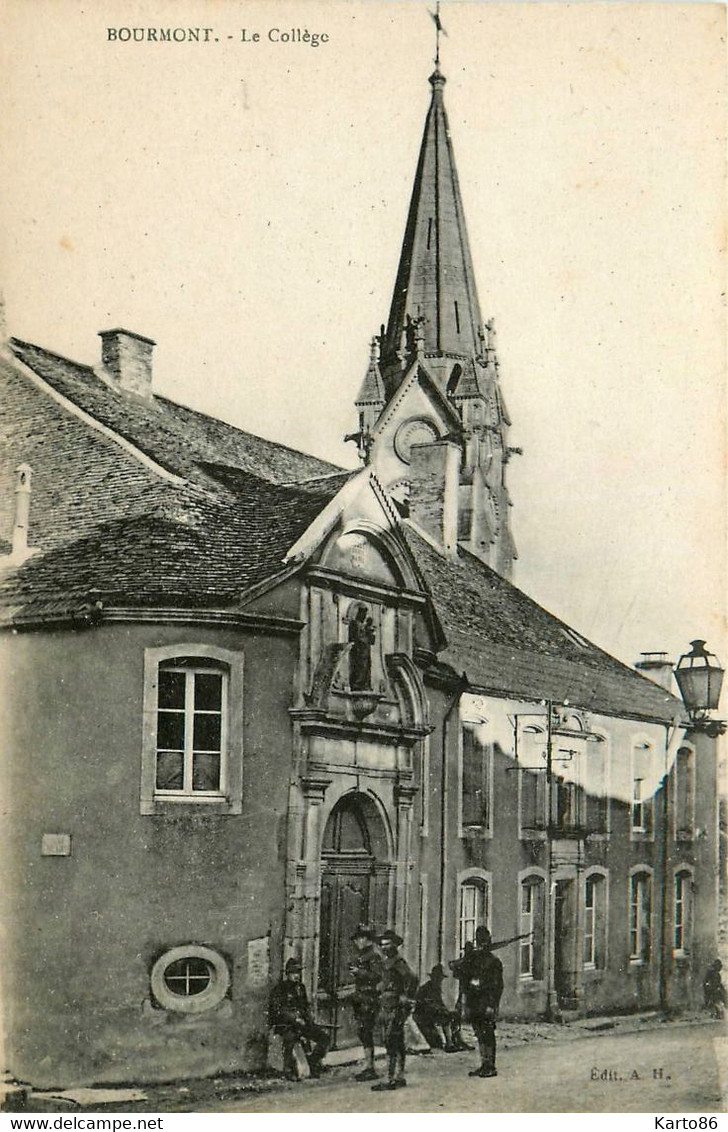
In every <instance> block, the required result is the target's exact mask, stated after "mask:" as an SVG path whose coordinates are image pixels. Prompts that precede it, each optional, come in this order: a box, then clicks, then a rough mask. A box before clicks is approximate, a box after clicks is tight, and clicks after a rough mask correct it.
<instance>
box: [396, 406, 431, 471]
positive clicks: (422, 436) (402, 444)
mask: <svg viewBox="0 0 728 1132" xmlns="http://www.w3.org/2000/svg"><path fill="white" fill-rule="evenodd" d="M438 436H439V433H438V431H437V429H436V427H435V425H434V424H433V423H432V421H428V420H424V419H423V418H422V417H415V418H414V419H412V420H409V421H403V422H402V424H401V425H400V426H399V428H398V429H397V431H396V433H395V434H394V450H395V452H396V453H397V455H398V456H399V458H400V460H403V461H404V463H405V464H409V462H410V453H411V451H412V446H413V445H414V444H430V443H431V442H432V441H433V440H437V439H438Z"/></svg>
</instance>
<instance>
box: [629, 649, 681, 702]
mask: <svg viewBox="0 0 728 1132" xmlns="http://www.w3.org/2000/svg"><path fill="white" fill-rule="evenodd" d="M635 668H636V669H637V671H638V672H641V673H642V675H643V676H646V677H647V679H648V680H652V682H653V683H654V684H659V685H660V687H661V688H664V689H665V691H666V692H672V693H673V694H674V692H675V687H674V684H673V679H672V676H673V664H672V661H671V660H669V659H668V655H667V653H666V652H641V653H640V659H639V660H638V661H637V662H636V664H635Z"/></svg>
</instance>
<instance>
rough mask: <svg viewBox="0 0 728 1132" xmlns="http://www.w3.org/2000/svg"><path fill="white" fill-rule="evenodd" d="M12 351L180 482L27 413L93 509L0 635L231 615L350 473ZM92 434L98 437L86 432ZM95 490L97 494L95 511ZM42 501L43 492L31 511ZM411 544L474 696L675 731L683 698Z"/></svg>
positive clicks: (473, 573) (24, 570)
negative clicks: (102, 619) (130, 612)
mask: <svg viewBox="0 0 728 1132" xmlns="http://www.w3.org/2000/svg"><path fill="white" fill-rule="evenodd" d="M13 349H14V351H15V353H16V354H17V356H18V357H19V358H20V359H21V360H22V361H23V362H24V363H25V364H26V365H28V366H30V367H31V368H32V369H33V370H34V371H35V372H36V373H37V374H39V375H40V376H41V377H42V378H43V379H44V380H45V381H47V382H48V383H49V384H50V385H51V386H52V387H53V388H54V389H55V390H56V391H57V392H58V393H60V394H62V395H63V396H64V397H66V398H67V399H68V400H70V401H72V402H73V403H74V404H75V405H77V406H78V407H80V408H81V409H83V410H84V411H85V412H86V413H87V414H89V415H90V416H91V417H93V418H94V419H95V420H97V421H99V422H100V423H101V424H103V425H105V426H106V427H107V428H109V429H111V430H112V431H113V432H114V433H116V434H117V435H119V436H121V437H123V438H124V439H125V440H126V441H129V442H130V443H131V444H133V445H134V446H135V447H136V448H137V449H139V450H141V451H142V452H144V453H145V454H146V455H147V456H149V457H150V458H151V459H152V460H154V461H155V462H156V463H157V464H159V465H161V466H162V467H164V468H166V469H168V470H170V471H173V472H174V473H176V474H177V475H179V476H181V477H182V478H183V480H184V481H185V482H184V483H182V484H180V483H179V482H168V481H167V480H164V479H163V478H160V477H158V476H155V474H154V472H152V471H150V470H149V469H148V468H144V467H143V466H142V464H141V462H139V461H138V458H137V461H136V462H137V463H138V464H139V473H138V474H137V471H136V468H135V458H134V457H132V456H130V455H129V453H128V452H127V451H125V450H122V449H121V448H118V447H117V446H116V445H115V444H113V443H110V442H109V441H108V440H101V439H99V438H98V437H97V438H96V440H95V441H93V442H92V441H91V440H89V441H88V444H87V445H86V447H83V448H82V447H81V444H82V439H83V438H84V437H85V433H84V432H81V433H78V431H76V432H73V433H69V434H68V435H66V434H65V433H64V431H63V429H62V428H61V427H60V424H59V421H57V420H53V421H52V420H51V418H48V419H47V420H46V419H45V418H44V419H39V420H36V416H35V415H33V416H32V417H31V419H32V423H33V435H31V434H30V433H29V432H26V433H23V434H22V437H21V439H20V445H19V450H21V451H24V448H25V445H26V444H30V443H31V442H32V443H33V444H35V445H36V450H37V451H38V452H41V451H42V453H43V460H44V462H47V460H48V459H49V458H50V454H49V451H48V447H49V446H50V447H53V446H54V444H57V445H58V446H59V451H58V454H57V455H58V458H59V459H58V462H57V463H56V465H55V466H53V468H52V476H51V478H52V480H53V481H54V483H55V481H56V480H57V481H58V483H57V484H56V490H57V491H58V490H62V489H63V486H64V484H65V483H66V480H65V479H64V463H63V461H64V459H66V460H67V459H68V456H67V453H71V455H72V460H71V463H73V464H78V465H79V467H80V468H81V472H82V473H83V481H82V482H83V490H82V491H81V492H80V494H81V495H83V498H79V499H78V500H77V501H75V503H74V501H72V503H73V506H77V507H79V508H80V509H81V511H84V514H85V511H88V514H87V515H85V518H86V519H88V520H89V521H87V522H85V523H81V522H80V518H81V511H79V512H78V516H75V512H74V511H73V509H71V510H70V511H68V510H67V511H64V512H63V516H64V523H65V524H66V526H65V530H66V533H65V537H59V535H60V531H56V532H55V534H54V535H53V537H52V538H51V539H49V540H48V541H47V542H46V543H45V545H44V548H43V549H42V550H41V551H40V552H38V553H36V554H34V555H33V556H32V557H31V558H29V559H28V560H27V561H26V562H25V563H24V564H23V565H21V566H19V567H15V568H13V569H11V570H9V571H7V572H6V573H5V575H4V576H3V578H2V580H1V581H0V609H1V610H2V613H1V614H0V623H3V624H9V623H10V624H22V623H23V622H30V621H33V620H36V619H38V618H42V619H49V620H53V619H57V618H59V617H62V616H66V615H68V614H71V615H76V616H79V617H83V618H85V617H93V616H94V611H95V610H96V609H97V608H98V603H101V605H104V604H112V605H122V606H123V605H127V606H129V605H135V606H152V607H153V606H154V605H160V606H164V607H166V608H169V607H170V606H180V607H182V608H185V607H191V606H195V607H206V606H207V607H209V606H211V605H214V606H216V607H220V606H225V605H229V604H230V603H234V602H236V601H237V600H238V599H239V598H240V597H241V595H242V594H243V593H244V592H245V591H246V590H248V589H249V588H250V587H252V586H255V585H256V584H257V583H259V582H262V581H264V580H266V579H269V578H272V577H275V576H276V575H277V574H279V573H280V572H282V571H283V569H284V565H283V560H284V557H285V554H286V552H287V551H288V550H289V549H290V547H291V545H292V544H293V543H295V542H296V540H297V539H298V538H299V537H300V536H301V535H302V534H303V532H304V531H305V530H306V529H307V528H308V527H309V525H310V524H311V523H312V521H313V520H314V519H315V518H316V516H317V515H318V514H319V513H320V512H321V511H322V509H323V508H324V507H325V506H326V504H327V503H328V502H329V501H330V500H331V499H333V498H334V496H335V495H336V494H337V492H338V491H339V490H340V488H341V487H342V486H343V485H344V484H345V483H346V481H347V480H348V479H349V478H350V476H351V475H353V474H356V473H352V472H344V471H342V470H341V469H338V468H335V467H334V466H333V465H330V464H326V463H325V462H323V461H321V460H317V459H316V458H315V457H312V456H307V455H305V454H304V453H300V452H295V451H293V450H292V449H290V448H286V447H284V446H282V445H278V444H275V443H273V442H272V441H267V440H263V439H261V438H260V437H256V436H252V435H251V434H250V433H245V432H242V431H241V430H239V429H235V428H233V427H232V426H231V425H227V424H224V423H223V422H221V421H217V420H214V419H213V418H211V417H206V416H205V415H204V414H202V413H197V412H195V411H194V410H191V409H186V408H184V407H183V406H180V405H176V404H174V403H173V402H171V401H168V400H166V399H165V398H158V397H155V398H153V399H152V400H151V401H150V402H149V403H146V402H144V401H143V400H142V399H140V398H136V397H130V396H127V395H124V394H122V393H119V392H117V391H116V390H114V389H111V388H109V387H108V386H107V385H106V384H105V382H103V381H102V380H101V379H100V378H99V377H97V375H96V374H95V373H94V371H93V370H92V369H90V368H89V367H85V366H79V365H77V364H75V363H73V362H69V361H67V360H66V359H63V358H60V357H58V355H55V354H50V353H49V352H48V351H45V350H41V349H40V348H39V347H37V346H31V345H29V344H27V343H19V342H14V343H13ZM7 368H8V367H7V366H4V367H3V373H4V375H5V376H6V377H7V376H8V375H7V373H6V370H7ZM13 378H14V379H15V382H16V386H17V382H18V381H20V378H19V376H18V375H12V374H11V375H10V377H9V384H8V389H10V382H11V381H12V379H13ZM25 380H27V379H25ZM15 393H16V394H17V388H15ZM34 411H35V410H34ZM63 412H65V411H63ZM41 415H42V414H41ZM69 419H70V418H69ZM79 427H81V426H80V425H79ZM44 429H45V430H46V431H50V434H51V435H50V436H49V437H48V438H46V436H45V433H44V431H43V430H44ZM83 429H85V430H86V432H88V434H89V437H90V436H91V433H92V430H91V429H89V428H88V426H83ZM54 438H55V439H54ZM9 439H10V441H11V444H10V448H11V449H12V441H13V439H15V440H17V439H18V437H17V436H16V437H15V438H13V435H12V427H11V435H10V438H9ZM38 444H41V447H40V448H38V447H37V446H38ZM63 445H65V447H63ZM69 445H70V447H69ZM22 458H23V457H22V456H21V459H22ZM10 466H11V467H12V464H11V465H10ZM48 466H49V467H50V465H48ZM38 470H39V471H40V469H38ZM95 475H96V477H97V481H98V482H97V483H96V480H94V476H95ZM37 478H40V477H37ZM296 480H297V481H298V482H297V483H296V482H295V481H296ZM73 482H76V481H73ZM78 483H81V481H78ZM89 483H91V484H94V483H96V487H94V488H93V489H91V494H92V498H91V499H88V498H86V496H87V495H88V494H89V493H88V492H87V490H86V487H87V486H88V484H89ZM42 498H43V496H42V491H40V490H39V491H38V492H36V491H35V489H34V502H35V505H36V507H37V506H39V505H40V504H41V501H42ZM62 502H63V501H62V500H61V499H60V498H59V499H57V500H55V502H54V498H53V496H52V495H48V496H47V497H46V502H45V508H46V510H47V511H48V515H45V514H44V515H43V516H41V521H40V526H41V527H43V525H44V524H45V523H46V522H47V526H48V529H49V530H52V528H53V522H52V520H53V512H54V511H58V513H59V514H60V513H61V504H62ZM91 504H93V506H91ZM402 530H403V534H404V537H405V539H406V542H407V544H408V546H409V548H410V550H411V552H412V554H413V556H414V558H415V560H416V562H417V564H418V567H419V570H420V574H421V576H422V579H423V583H424V586H425V589H426V590H427V591H428V592H429V594H430V596H431V598H432V602H433V605H434V607H435V610H436V612H437V614H438V617H439V620H440V624H441V626H442V628H443V629H444V632H445V634H446V637H447V646H446V648H445V649H444V650H443V652H442V653H441V655H440V658H439V662H440V663H441V665H446V666H448V667H449V668H450V669H454V670H455V671H458V672H462V671H465V672H466V673H467V676H468V679H469V682H470V684H471V686H473V687H475V688H481V689H483V690H487V691H491V692H495V693H499V694H502V695H510V696H516V697H523V698H528V699H542V698H552V699H554V700H556V701H559V702H563V701H564V700H567V699H568V701H569V702H570V703H572V704H574V705H575V706H578V707H581V708H584V709H591V710H593V711H598V712H604V713H607V714H618V715H631V716H636V717H639V718H649V719H660V720H665V721H670V720H672V719H673V718H674V717H675V715H676V714H679V713H680V708H681V705H680V703H679V701H678V700H676V699H675V698H674V697H672V696H670V695H669V694H668V693H667V692H664V691H662V689H660V688H658V687H657V686H656V685H654V684H652V683H651V682H650V681H648V680H646V679H645V678H644V677H642V676H640V675H639V674H637V673H636V672H634V671H633V670H632V669H630V668H628V667H627V666H626V665H623V664H621V663H620V662H619V661H617V660H615V659H614V657H611V656H609V655H608V654H607V653H605V652H603V651H602V650H601V649H599V648H597V647H596V646H595V645H593V644H591V643H590V642H589V641H587V640H585V638H583V637H581V636H580V635H579V634H578V633H575V632H574V631H573V630H571V629H569V627H568V626H567V625H565V624H564V623H563V622H561V621H559V620H558V618H556V617H554V616H552V615H551V614H550V613H548V612H547V611H546V610H545V609H543V608H542V607H541V606H539V605H538V604H537V603H536V602H535V601H533V600H532V599H531V598H529V597H528V596H527V595H526V594H524V593H522V592H521V591H520V590H518V589H517V588H516V587H515V586H513V585H511V584H510V583H509V582H507V581H505V579H503V578H502V577H500V576H499V575H498V574H496V573H494V572H493V571H492V570H490V569H489V568H488V567H487V566H485V565H484V564H483V563H481V562H480V561H479V560H478V559H476V558H474V557H473V556H472V555H471V554H469V553H468V552H465V551H460V553H459V555H458V558H457V559H455V560H453V559H451V558H447V557H445V556H444V555H442V554H439V553H438V552H437V551H436V550H435V549H434V548H433V547H432V546H431V545H430V543H429V542H428V541H427V540H425V539H424V538H422V537H421V536H420V535H419V534H418V533H417V531H416V530H415V529H414V528H413V527H412V526H411V525H410V524H409V523H407V522H405V523H404V524H403V525H402ZM31 532H32V523H31ZM33 544H34V543H33V539H31V545H33Z"/></svg>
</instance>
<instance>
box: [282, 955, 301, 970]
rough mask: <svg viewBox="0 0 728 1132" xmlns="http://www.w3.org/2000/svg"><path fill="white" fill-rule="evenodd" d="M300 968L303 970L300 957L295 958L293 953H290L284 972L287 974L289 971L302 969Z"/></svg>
mask: <svg viewBox="0 0 728 1132" xmlns="http://www.w3.org/2000/svg"><path fill="white" fill-rule="evenodd" d="M302 970H303V963H302V962H301V960H300V959H296V957H295V955H292V956H291V958H290V959H289V960H288V961H287V963H286V974H288V972H289V971H302Z"/></svg>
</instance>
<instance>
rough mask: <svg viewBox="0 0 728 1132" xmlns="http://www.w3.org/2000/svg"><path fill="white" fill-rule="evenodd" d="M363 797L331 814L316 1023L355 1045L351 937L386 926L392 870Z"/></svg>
mask: <svg viewBox="0 0 728 1132" xmlns="http://www.w3.org/2000/svg"><path fill="white" fill-rule="evenodd" d="M373 817H374V818H375V819H376V820H381V819H379V818H378V816H377V815H372V814H367V810H366V807H365V806H364V805H363V804H362V802H361V801H360V800H359V796H357V795H353V796H347V797H346V798H345V799H343V800H342V802H340V803H339V805H338V806H337V807H335V809H334V810H333V811H332V813H331V816H330V818H329V821H328V823H327V826H326V831H325V834H324V841H323V848H322V854H321V858H322V859H321V904H320V920H319V969H318V990H317V1006H318V1020H319V1022H320V1023H321V1024H322V1025H324V1026H326V1027H327V1028H328V1029H329V1031H330V1033H331V1038H332V1042H333V1044H334V1045H335V1046H336V1047H338V1048H340V1047H342V1046H347V1045H354V1044H355V1043H356V1041H357V1036H356V1026H355V1020H354V1015H353V1011H352V1009H351V1005H350V1000H351V996H352V995H353V993H354V980H353V977H352V973H351V964H352V962H353V960H354V957H355V951H354V944H353V942H352V938H351V937H352V935H353V933H354V931H355V929H356V928H357V927H358V925H359V924H368V925H370V926H371V927H373V928H375V929H376V930H377V931H383V930H384V928H385V927H386V926H387V912H388V895H389V877H390V869H389V866H388V864H387V862H386V861H382V860H381V859H378V857H377V855H376V848H377V844H376V841H377V839H376V837H374V836H373V831H372V828H371V823H372V820H373Z"/></svg>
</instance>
